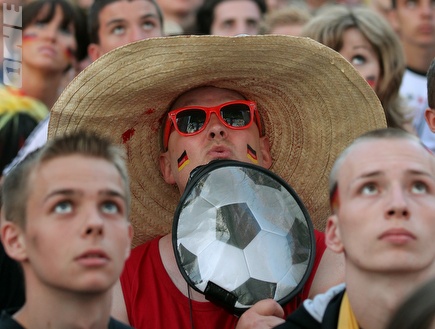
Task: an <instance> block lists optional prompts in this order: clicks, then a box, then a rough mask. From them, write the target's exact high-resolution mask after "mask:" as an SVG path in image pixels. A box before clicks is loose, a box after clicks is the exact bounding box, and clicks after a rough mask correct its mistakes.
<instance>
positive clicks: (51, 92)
mask: <svg viewBox="0 0 435 329" xmlns="http://www.w3.org/2000/svg"><path fill="white" fill-rule="evenodd" d="M62 76H63V74H61V73H45V72H41V71H39V70H35V69H32V68H30V67H28V66H24V65H23V79H22V90H23V92H24V93H25V95H27V96H30V97H33V98H35V99H37V100H39V101H41V102H42V103H44V104H45V105H46V106H47V108H48V109H50V108H51V107H52V106H53V105H54V103H55V102H56V100H57V98H58V97H59V87H60V84H61V80H62Z"/></svg>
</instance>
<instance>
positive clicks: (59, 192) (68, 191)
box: [44, 189, 127, 201]
mask: <svg viewBox="0 0 435 329" xmlns="http://www.w3.org/2000/svg"><path fill="white" fill-rule="evenodd" d="M57 195H63V196H73V195H83V192H80V191H76V190H72V189H61V190H54V191H53V192H51V193H49V194H48V195H47V196H46V197H45V198H44V201H47V200H48V199H49V198H51V197H54V196H57ZM98 195H99V196H111V197H117V198H121V199H122V200H124V201H127V198H126V197H125V195H124V194H122V193H119V192H117V191H115V190H103V191H99V192H98Z"/></svg>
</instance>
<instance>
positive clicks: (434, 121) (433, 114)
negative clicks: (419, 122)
mask: <svg viewBox="0 0 435 329" xmlns="http://www.w3.org/2000/svg"><path fill="white" fill-rule="evenodd" d="M424 118H425V119H426V123H427V125H428V126H429V128H430V130H431V131H432V132H433V133H435V109H431V108H430V107H428V108H427V109H426V111H425V112H424Z"/></svg>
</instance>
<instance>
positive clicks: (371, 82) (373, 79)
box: [366, 76, 376, 88]
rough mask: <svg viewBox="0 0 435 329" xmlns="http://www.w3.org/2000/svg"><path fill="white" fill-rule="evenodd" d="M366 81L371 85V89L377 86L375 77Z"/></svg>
mask: <svg viewBox="0 0 435 329" xmlns="http://www.w3.org/2000/svg"><path fill="white" fill-rule="evenodd" d="M366 81H367V83H368V84H369V85H370V87H372V88H375V85H376V77H375V76H368V77H366Z"/></svg>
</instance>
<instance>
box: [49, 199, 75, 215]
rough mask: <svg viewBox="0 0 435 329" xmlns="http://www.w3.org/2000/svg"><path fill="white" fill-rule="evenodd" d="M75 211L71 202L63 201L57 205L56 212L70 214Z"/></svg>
mask: <svg viewBox="0 0 435 329" xmlns="http://www.w3.org/2000/svg"><path fill="white" fill-rule="evenodd" d="M72 210H73V205H72V203H71V202H70V201H62V202H59V203H58V204H56V205H55V207H54V212H56V213H58V214H69V213H71V212H72Z"/></svg>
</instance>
